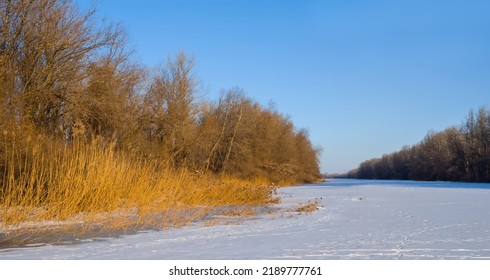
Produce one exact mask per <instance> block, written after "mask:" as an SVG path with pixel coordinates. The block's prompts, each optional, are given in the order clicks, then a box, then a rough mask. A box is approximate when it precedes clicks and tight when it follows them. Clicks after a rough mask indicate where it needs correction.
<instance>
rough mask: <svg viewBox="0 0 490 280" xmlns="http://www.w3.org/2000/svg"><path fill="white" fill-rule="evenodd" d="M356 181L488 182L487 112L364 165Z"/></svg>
mask: <svg viewBox="0 0 490 280" xmlns="http://www.w3.org/2000/svg"><path fill="white" fill-rule="evenodd" d="M347 176H348V177H351V178H359V179H397V180H425V181H466V182H490V111H489V110H488V109H486V108H481V109H479V111H478V112H477V113H475V112H474V111H471V112H470V113H469V114H468V117H467V118H466V120H465V121H464V123H463V124H462V125H460V126H459V127H451V128H448V129H446V130H444V131H442V132H429V133H428V134H427V136H426V137H425V138H424V139H423V140H422V141H421V142H420V143H418V144H416V145H413V146H411V147H408V146H407V147H403V148H402V150H400V151H398V152H394V153H391V154H385V155H383V156H382V157H381V158H375V159H370V160H367V161H365V162H363V163H362V164H361V165H360V166H359V168H357V169H355V170H352V171H350V172H349V173H348V174H347Z"/></svg>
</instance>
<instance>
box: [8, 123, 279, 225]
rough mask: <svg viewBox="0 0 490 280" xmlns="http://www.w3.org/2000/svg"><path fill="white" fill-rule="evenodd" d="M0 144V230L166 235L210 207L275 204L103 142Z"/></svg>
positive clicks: (257, 191) (232, 184)
mask: <svg viewBox="0 0 490 280" xmlns="http://www.w3.org/2000/svg"><path fill="white" fill-rule="evenodd" d="M7 134H9V133H7ZM3 136H4V138H5V139H3V141H2V143H3V144H4V147H3V149H2V150H3V154H2V155H1V158H0V160H1V163H0V166H1V169H0V170H1V172H3V174H0V179H1V181H0V207H1V208H0V209H1V212H0V223H2V225H3V227H4V228H9V227H10V228H16V227H21V226H29V225H30V224H32V223H36V222H42V221H64V222H70V221H72V222H74V223H76V222H79V221H80V220H82V221H84V222H92V223H95V222H98V223H103V224H104V225H107V226H108V227H109V228H115V227H116V228H126V227H132V226H134V225H138V224H153V225H157V226H162V227H165V226H168V225H183V224H186V223H189V222H192V221H193V220H195V219H196V218H199V217H202V216H203V215H206V214H208V213H209V211H210V207H212V206H222V205H236V206H240V205H262V204H267V203H271V202H274V200H273V198H272V189H271V188H270V187H268V186H264V185H263V184H262V185H259V184H255V182H252V183H250V182H244V181H241V180H237V179H231V178H218V177H216V176H214V175H212V174H209V175H206V174H197V173H195V172H191V171H188V170H186V169H185V168H180V169H178V170H176V169H173V168H170V167H168V166H163V167H162V166H161V164H159V162H158V161H156V160H152V159H143V158H142V157H139V156H137V155H135V154H128V153H127V152H121V151H118V150H117V149H116V147H115V145H114V142H107V141H106V140H104V139H102V138H96V139H93V140H90V141H88V140H74V141H72V143H70V144H66V142H65V141H59V140H58V141H57V140H54V139H47V138H45V137H43V136H38V137H37V138H35V139H34V138H33V137H18V138H17V137H16V136H15V135H12V134H9V135H3ZM88 225H90V223H88ZM88 227H90V226H88ZM79 228H83V227H79Z"/></svg>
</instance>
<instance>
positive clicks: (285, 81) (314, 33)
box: [76, 0, 490, 173]
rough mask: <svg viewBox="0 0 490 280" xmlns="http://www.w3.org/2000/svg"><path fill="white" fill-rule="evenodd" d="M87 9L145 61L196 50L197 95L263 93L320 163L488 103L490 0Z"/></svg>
mask: <svg viewBox="0 0 490 280" xmlns="http://www.w3.org/2000/svg"><path fill="white" fill-rule="evenodd" d="M76 3H78V4H79V5H80V7H82V8H85V7H87V6H89V4H90V3H92V1H83V0H76ZM97 11H98V16H100V17H104V16H105V17H106V18H107V19H108V20H109V21H115V22H119V23H121V24H122V25H123V26H124V27H125V28H126V30H127V32H128V34H129V38H130V43H131V44H132V45H133V47H134V50H135V57H136V58H137V59H138V60H139V61H140V62H141V63H142V64H144V65H147V66H152V65H156V64H158V63H159V62H161V61H163V60H164V59H166V58H167V56H168V55H169V54H175V53H176V52H178V51H179V50H183V51H185V52H187V53H189V54H193V55H195V57H196V62H197V66H196V73H197V74H198V76H199V77H200V78H201V79H202V81H203V85H204V92H203V93H204V94H205V95H206V96H207V98H210V99H212V98H215V97H216V96H217V95H218V93H219V91H220V90H221V89H223V88H230V87H236V86H238V87H241V88H243V89H244V90H245V91H246V92H247V94H248V95H249V96H250V97H251V98H253V99H254V100H256V101H258V102H260V103H262V104H263V105H267V104H268V103H269V102H270V101H273V102H274V103H275V105H276V108H277V110H278V111H280V112H282V113H284V114H285V115H287V116H289V117H290V118H291V119H292V121H293V122H294V123H295V125H296V126H297V127H298V128H307V129H308V130H309V131H310V136H311V140H312V142H313V143H314V145H316V146H321V147H322V148H323V153H322V156H321V168H322V171H323V172H329V173H334V172H344V171H348V170H350V169H352V168H355V167H357V166H358V164H359V163H361V162H362V161H364V160H366V159H369V158H372V157H379V156H382V155H383V154H384V153H389V152H393V151H396V150H398V149H400V148H401V147H402V146H404V145H412V144H415V143H417V142H418V141H420V140H422V138H423V137H424V136H425V135H426V133H427V132H428V131H429V130H436V131H438V130H442V129H444V128H446V127H448V126H451V125H459V124H460V123H461V122H462V121H463V120H464V118H465V116H466V115H467V113H468V112H469V110H470V109H478V108H479V107H481V106H489V105H490V16H489V13H490V1H485V0H482V1H472V0H461V1H451V0H444V1H443V0H435V1H427V0H410V1H408V0H400V1H391V0H379V1H376V0H373V1H368V0H365V1H360V0H358V1H354V0H352V1H349V0H330V1H329V0H325V1H307V0H304V1H300V0H298V1H288V0H210V1H205V0H201V1H199V0H153V1H151V0H139V1H136V0H135V1H129V0H99V1H98V4H97Z"/></svg>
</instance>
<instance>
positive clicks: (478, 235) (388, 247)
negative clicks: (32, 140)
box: [0, 179, 490, 259]
mask: <svg viewBox="0 0 490 280" xmlns="http://www.w3.org/2000/svg"><path fill="white" fill-rule="evenodd" d="M278 193H279V195H280V196H281V197H282V202H281V204H279V207H280V210H279V211H277V212H275V213H272V214H271V213H265V214H262V215H260V216H258V217H253V218H250V219H246V220H244V221H243V222H241V223H234V222H231V223H226V222H223V221H222V222H221V223H218V224H217V225H213V226H204V225H203V223H196V224H195V225H192V226H187V227H182V228H175V229H170V230H165V231H151V232H144V233H138V234H134V235H126V236H121V237H118V238H107V239H103V240H86V241H84V242H80V243H77V244H71V245H60V246H54V245H45V246H39V247H25V248H15V249H2V250H0V259H490V184H466V183H446V182H403V181H361V180H341V179H338V180H332V181H330V182H326V183H322V184H317V185H308V186H298V187H291V188H281V189H279V191H278ZM312 199H320V204H321V205H320V209H319V210H317V211H315V212H313V213H311V214H305V213H303V214H300V213H297V212H288V211H286V210H287V209H292V208H294V207H296V206H297V205H298V204H299V203H302V202H305V201H308V200H312Z"/></svg>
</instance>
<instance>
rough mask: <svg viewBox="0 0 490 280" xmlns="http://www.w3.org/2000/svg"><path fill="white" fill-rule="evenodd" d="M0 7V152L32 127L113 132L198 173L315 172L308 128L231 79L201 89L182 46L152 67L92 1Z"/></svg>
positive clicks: (306, 178) (311, 177)
mask: <svg viewBox="0 0 490 280" xmlns="http://www.w3.org/2000/svg"><path fill="white" fill-rule="evenodd" d="M0 15H1V17H0V84H1V86H0V133H3V137H1V140H0V142H2V143H0V156H2V154H3V152H5V149H8V143H9V141H12V139H11V138H13V137H16V138H22V137H24V138H27V137H31V136H32V135H33V134H34V132H35V133H41V134H43V135H45V136H48V138H49V139H58V140H60V141H63V142H65V143H67V145H69V144H70V143H71V142H73V141H74V139H76V138H86V139H91V138H95V137H98V138H102V139H107V141H115V142H116V143H117V147H118V149H119V150H120V151H122V152H127V153H128V154H131V155H138V156H139V157H143V158H144V157H148V158H157V159H159V161H160V162H161V164H162V165H163V164H164V165H169V166H172V167H173V168H176V169H179V168H185V169H191V170H195V172H198V173H199V172H212V173H214V174H218V175H222V174H223V175H230V176H234V177H240V178H247V179H254V178H265V179H267V180H270V181H272V182H279V181H287V182H312V181H315V180H317V179H318V178H319V177H320V172H319V164H318V155H319V150H318V149H317V148H315V147H313V145H312V143H311V142H310V139H309V135H308V132H307V131H306V130H302V129H296V128H295V127H294V125H293V123H292V122H291V120H289V119H288V118H286V117H284V116H283V115H282V114H280V113H279V112H277V111H276V110H275V109H274V108H265V107H263V106H261V105H260V104H258V103H257V102H254V101H253V100H251V99H250V98H248V97H247V96H246V95H245V93H244V91H243V90H241V89H239V88H233V89H228V90H223V92H222V93H221V96H220V97H219V99H218V100H215V101H210V100H204V99H203V98H200V95H199V86H200V83H199V79H198V78H197V77H196V75H195V73H194V60H193V58H192V57H189V56H188V55H186V54H184V53H180V54H178V55H176V56H175V57H170V58H168V60H167V62H166V63H165V64H162V65H161V66H160V67H159V68H158V69H157V70H155V69H151V70H149V69H147V68H146V67H144V66H142V65H138V64H137V63H135V62H134V61H133V59H132V56H131V52H130V51H128V50H127V48H126V35H125V32H124V30H123V29H121V28H120V27H119V26H118V25H105V26H104V27H100V26H101V23H100V22H97V21H96V20H95V19H94V10H92V11H89V12H81V11H80V10H78V9H77V8H76V7H75V5H74V4H73V3H72V1H70V0H38V1H30V0H9V1H7V0H0ZM14 131H15V132H16V133H12V132H14ZM12 135H15V136H12ZM0 165H1V164H0ZM0 168H1V169H3V170H5V169H6V168H10V167H7V166H0ZM2 174H4V172H2V171H1V170H0V176H2Z"/></svg>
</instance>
